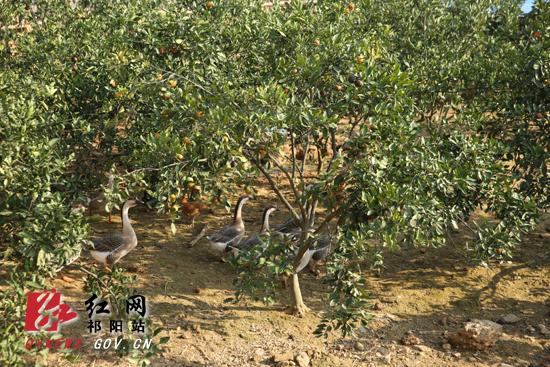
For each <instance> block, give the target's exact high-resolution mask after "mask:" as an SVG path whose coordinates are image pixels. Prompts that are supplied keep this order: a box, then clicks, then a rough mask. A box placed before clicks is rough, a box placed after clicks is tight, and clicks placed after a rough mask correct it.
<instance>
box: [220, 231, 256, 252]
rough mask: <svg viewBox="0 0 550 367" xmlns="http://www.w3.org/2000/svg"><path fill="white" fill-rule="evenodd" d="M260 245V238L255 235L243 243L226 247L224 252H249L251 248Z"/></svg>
mask: <svg viewBox="0 0 550 367" xmlns="http://www.w3.org/2000/svg"><path fill="white" fill-rule="evenodd" d="M258 243H260V236H258V235H257V234H255V235H253V236H251V237H249V238H247V239H246V240H245V241H242V242H239V243H234V244H230V245H228V246H227V248H226V251H230V250H232V249H235V250H238V251H247V250H250V249H251V248H252V247H254V246H255V245H257V244H258Z"/></svg>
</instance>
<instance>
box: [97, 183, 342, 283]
mask: <svg viewBox="0 0 550 367" xmlns="http://www.w3.org/2000/svg"><path fill="white" fill-rule="evenodd" d="M110 182H111V181H110ZM110 184H111V183H110ZM98 198H99V196H98ZM100 199H101V200H102V201H104V198H100ZM251 199H252V197H251V196H248V195H244V196H241V197H240V198H239V200H238V201H237V204H236V205H235V209H234V212H233V217H232V221H231V223H229V224H228V225H226V226H224V227H222V228H221V229H219V230H217V231H215V232H213V233H211V234H208V235H206V236H205V239H206V241H207V243H208V245H209V247H210V248H211V249H212V250H214V251H216V252H217V253H219V254H220V255H222V259H223V256H225V255H227V254H228V253H230V254H232V255H233V256H239V254H241V253H243V252H247V251H250V249H252V248H253V247H254V246H256V245H258V244H261V243H263V242H262V240H261V237H262V236H263V235H266V234H268V233H269V234H270V235H276V236H278V238H280V239H282V240H283V241H288V242H290V243H293V244H294V252H295V254H297V253H298V247H297V246H296V244H297V240H298V238H299V237H300V234H301V227H300V224H299V222H298V220H296V219H295V218H291V219H289V220H287V221H286V222H284V223H281V224H280V225H278V226H275V227H274V228H273V230H271V228H270V226H269V217H270V215H271V214H272V213H273V212H274V211H276V210H277V207H276V206H274V205H269V206H267V207H266V208H265V209H264V210H263V214H262V225H261V228H260V231H259V232H258V233H254V234H252V235H250V236H249V237H248V238H245V223H244V221H243V207H244V205H245V204H246V203H247V202H248V201H249V200H251ZM140 204H143V202H141V201H140V200H137V199H131V200H127V201H126V202H125V203H124V205H123V207H122V212H121V217H122V232H118V233H110V234H107V235H105V236H102V237H99V238H97V239H94V240H93V241H90V242H89V245H90V248H89V254H90V256H91V257H92V258H93V259H94V260H95V261H97V262H98V263H100V264H101V265H103V266H104V267H105V268H110V267H112V266H113V265H115V264H116V263H117V262H119V261H120V260H121V259H122V258H123V257H124V256H126V255H127V254H128V253H129V252H130V251H132V250H133V249H134V248H136V246H137V244H138V239H137V236H136V233H135V231H134V229H133V227H132V224H131V222H130V218H129V210H130V208H133V207H135V206H137V205H140ZM194 242H196V240H194ZM330 250H331V241H330V239H329V237H327V236H321V237H319V238H318V239H317V241H316V246H314V247H313V248H310V249H308V250H307V251H306V252H305V253H304V255H303V256H302V258H301V260H300V263H299V265H298V266H297V267H296V269H295V271H296V273H298V272H300V271H302V270H303V269H304V268H305V267H306V266H307V265H308V264H310V262H312V263H313V265H314V264H315V263H318V262H320V261H321V260H324V259H325V258H326V257H327V256H328V254H329V253H330Z"/></svg>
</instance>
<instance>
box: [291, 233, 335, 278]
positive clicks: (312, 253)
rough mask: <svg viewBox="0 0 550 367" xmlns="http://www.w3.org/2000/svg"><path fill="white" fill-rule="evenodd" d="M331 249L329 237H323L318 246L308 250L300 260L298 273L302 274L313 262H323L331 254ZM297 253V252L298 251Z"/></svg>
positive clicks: (318, 241)
mask: <svg viewBox="0 0 550 367" xmlns="http://www.w3.org/2000/svg"><path fill="white" fill-rule="evenodd" d="M330 249H331V241H330V238H328V237H327V236H322V237H320V238H319V239H318V240H317V246H316V247H315V248H312V249H308V250H307V251H306V252H305V253H304V256H302V259H301V260H300V264H299V265H298V267H297V268H296V273H299V272H301V271H302V270H303V269H304V268H305V267H306V266H307V265H308V264H309V262H310V261H311V260H313V261H314V262H319V261H321V260H324V259H325V258H326V257H327V256H328V254H329V253H330ZM296 251H297V250H296Z"/></svg>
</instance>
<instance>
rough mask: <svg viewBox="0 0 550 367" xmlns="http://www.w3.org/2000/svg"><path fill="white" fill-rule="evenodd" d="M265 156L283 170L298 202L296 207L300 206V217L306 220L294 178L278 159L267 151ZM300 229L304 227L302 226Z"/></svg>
mask: <svg viewBox="0 0 550 367" xmlns="http://www.w3.org/2000/svg"><path fill="white" fill-rule="evenodd" d="M267 156H268V157H269V158H270V159H271V160H272V161H273V164H274V165H275V166H276V167H277V168H278V169H280V170H281V172H283V174H284V175H285V176H286V178H287V179H288V183H289V184H290V188H291V189H292V192H293V193H294V198H295V199H296V203H297V204H298V207H299V208H300V213H302V219H303V221H306V220H307V218H308V217H307V213H306V210H305V208H304V205H303V204H302V200H301V198H302V195H300V193H298V190H297V189H296V185H295V183H294V180H293V179H292V177H291V175H290V174H289V173H288V171H287V170H286V169H285V168H284V167H283V166H282V165H281V164H280V163H279V161H277V159H275V157H273V156H272V155H271V154H269V153H267ZM302 227H303V226H302ZM302 229H304V228H302Z"/></svg>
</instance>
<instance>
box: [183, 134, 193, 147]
mask: <svg viewBox="0 0 550 367" xmlns="http://www.w3.org/2000/svg"><path fill="white" fill-rule="evenodd" d="M182 142H183V144H184V145H189V144H191V139H189V138H188V137H187V136H186V137H184V138H183V139H182Z"/></svg>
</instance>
